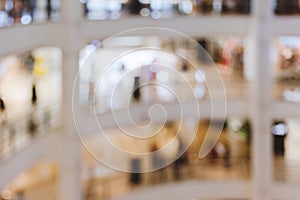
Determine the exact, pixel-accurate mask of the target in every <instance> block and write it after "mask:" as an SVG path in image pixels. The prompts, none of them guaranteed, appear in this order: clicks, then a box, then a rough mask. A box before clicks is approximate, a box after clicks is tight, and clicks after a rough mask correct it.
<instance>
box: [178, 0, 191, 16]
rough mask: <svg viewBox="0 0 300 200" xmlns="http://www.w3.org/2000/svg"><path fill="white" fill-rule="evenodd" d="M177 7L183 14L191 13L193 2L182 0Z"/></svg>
mask: <svg viewBox="0 0 300 200" xmlns="http://www.w3.org/2000/svg"><path fill="white" fill-rule="evenodd" d="M179 9H180V11H181V12H182V13H184V14H191V13H192V12H193V3H192V2H191V1H190V0H184V1H182V2H181V4H180V5H179Z"/></svg>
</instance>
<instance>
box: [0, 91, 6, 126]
mask: <svg viewBox="0 0 300 200" xmlns="http://www.w3.org/2000/svg"><path fill="white" fill-rule="evenodd" d="M5 112H6V111H5V103H4V100H3V99H2V97H1V96H0V124H1V125H2V124H4V123H5V120H6V113H5Z"/></svg>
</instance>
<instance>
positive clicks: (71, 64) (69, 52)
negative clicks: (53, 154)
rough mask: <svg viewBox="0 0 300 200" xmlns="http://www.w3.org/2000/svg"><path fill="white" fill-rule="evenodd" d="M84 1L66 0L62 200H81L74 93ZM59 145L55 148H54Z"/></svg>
mask: <svg viewBox="0 0 300 200" xmlns="http://www.w3.org/2000/svg"><path fill="white" fill-rule="evenodd" d="M82 15H83V12H82V7H81V5H80V1H79V0H78V1H76V0H63V1H62V32H61V36H62V41H63V45H62V46H63V70H62V71H63V100H62V122H63V129H62V131H63V132H62V134H61V136H60V138H59V139H60V141H59V144H60V145H61V146H63V151H62V152H61V154H60V155H59V156H60V159H59V181H58V199H59V200H81V199H82V192H83V188H82V180H81V167H82V166H81V161H82V158H81V151H80V143H79V140H78V137H77V135H76V134H77V133H76V130H75V124H74V122H73V114H72V97H73V95H72V92H73V85H74V82H75V77H76V75H77V72H78V69H79V66H78V63H79V49H80V41H79V35H78V31H79V30H80V22H81V16H82ZM53 148H55V147H53Z"/></svg>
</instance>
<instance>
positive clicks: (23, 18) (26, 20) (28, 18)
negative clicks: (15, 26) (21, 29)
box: [21, 14, 32, 25]
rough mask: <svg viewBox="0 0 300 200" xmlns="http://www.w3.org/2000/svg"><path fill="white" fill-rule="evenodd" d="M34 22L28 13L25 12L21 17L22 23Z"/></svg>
mask: <svg viewBox="0 0 300 200" xmlns="http://www.w3.org/2000/svg"><path fill="white" fill-rule="evenodd" d="M31 22H32V17H31V16H30V15H28V14H25V15H23V16H22V17H21V23H22V24H24V25H27V24H30V23H31Z"/></svg>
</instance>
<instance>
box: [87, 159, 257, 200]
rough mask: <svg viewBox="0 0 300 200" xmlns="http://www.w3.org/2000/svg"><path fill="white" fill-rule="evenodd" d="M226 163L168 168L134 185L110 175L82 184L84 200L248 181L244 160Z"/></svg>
mask: <svg viewBox="0 0 300 200" xmlns="http://www.w3.org/2000/svg"><path fill="white" fill-rule="evenodd" d="M230 160H231V161H230V163H231V164H230V166H225V165H224V159H222V158H218V159H203V160H199V162H198V163H194V164H193V163H186V164H183V165H182V166H180V167H178V166H175V165H170V166H168V167H166V168H164V169H162V170H158V171H155V172H150V173H142V174H139V176H140V179H139V182H136V183H133V182H131V181H130V176H131V174H129V173H114V174H110V175H108V176H106V177H93V176H92V177H91V178H90V179H88V180H87V181H86V188H85V198H84V199H85V200H91V199H110V198H112V197H115V196H119V195H124V194H127V193H130V192H132V191H133V190H136V189H142V188H145V187H149V186H155V185H161V184H169V183H173V182H178V181H188V180H222V179H226V180H228V179H239V180H247V179H249V177H250V162H251V161H250V160H248V159H247V158H246V157H243V158H240V157H232V158H231V159H230ZM216 172H220V173H221V174H219V173H216ZM213 175H214V176H213Z"/></svg>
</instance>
